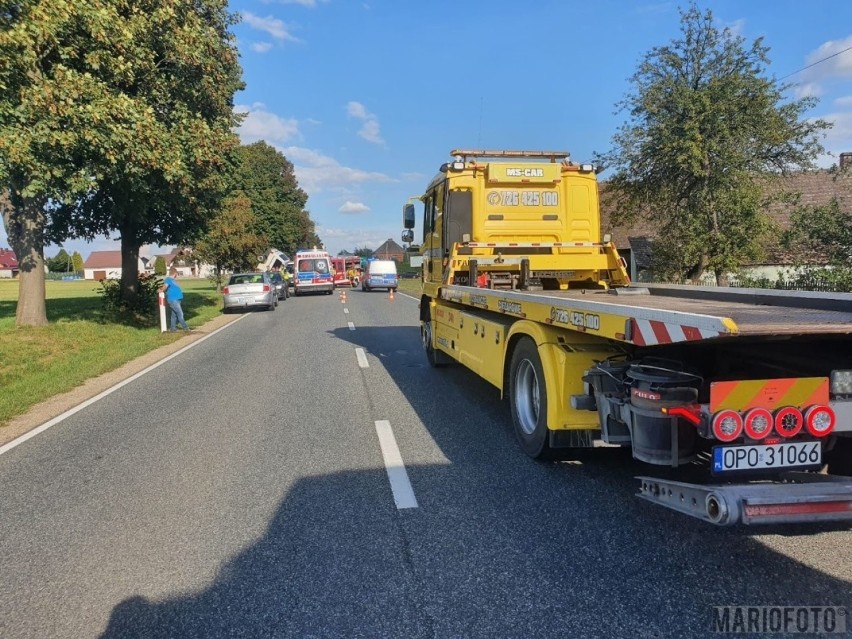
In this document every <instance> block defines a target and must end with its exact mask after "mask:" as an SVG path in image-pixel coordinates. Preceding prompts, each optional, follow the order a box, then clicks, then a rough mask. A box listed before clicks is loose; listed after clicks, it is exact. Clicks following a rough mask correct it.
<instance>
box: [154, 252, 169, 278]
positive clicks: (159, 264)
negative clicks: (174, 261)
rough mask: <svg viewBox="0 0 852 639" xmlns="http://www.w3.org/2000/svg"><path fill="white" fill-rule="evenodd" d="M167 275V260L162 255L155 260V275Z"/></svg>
mask: <svg viewBox="0 0 852 639" xmlns="http://www.w3.org/2000/svg"><path fill="white" fill-rule="evenodd" d="M165 274H166V260H165V259H164V258H163V256H162V255H158V256H157V257H155V258H154V275H159V276H161V277H162V276H163V275H165Z"/></svg>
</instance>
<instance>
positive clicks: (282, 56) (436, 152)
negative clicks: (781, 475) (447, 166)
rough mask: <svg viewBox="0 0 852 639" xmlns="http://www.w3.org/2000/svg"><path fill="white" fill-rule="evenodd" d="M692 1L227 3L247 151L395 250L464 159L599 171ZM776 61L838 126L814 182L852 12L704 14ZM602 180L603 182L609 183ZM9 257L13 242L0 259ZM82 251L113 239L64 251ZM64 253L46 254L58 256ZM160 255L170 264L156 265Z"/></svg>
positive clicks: (838, 90) (348, 242) (840, 101)
mask: <svg viewBox="0 0 852 639" xmlns="http://www.w3.org/2000/svg"><path fill="white" fill-rule="evenodd" d="M686 6H687V5H686V3H685V2H681V3H677V2H653V1H651V2H641V1H628V0H597V2H594V3H591V2H586V3H579V2H568V1H565V0H534V1H530V2H517V1H516V0H512V1H509V0H467V1H466V2H459V1H457V0H428V1H427V0H417V1H415V0H367V1H363V0H232V2H231V5H230V8H231V11H233V12H234V13H235V14H238V15H239V17H240V19H241V21H240V23H239V24H237V25H235V26H234V28H233V31H234V34H235V35H236V38H237V43H238V47H239V50H240V55H241V63H242V67H243V80H244V82H245V84H246V87H245V89H244V90H243V91H241V92H240V93H238V94H237V95H236V96H235V100H234V101H235V105H236V109H237V111H239V112H241V113H244V114H245V119H244V121H243V123H242V125H241V126H240V128H239V130H238V133H239V135H240V138H241V140H242V142H243V143H251V142H255V141H257V140H265V141H266V142H267V143H269V144H271V145H273V146H274V147H275V148H276V149H278V150H280V151H281V152H282V153H283V154H284V155H285V156H286V157H287V159H288V160H289V161H290V162H292V163H293V165H294V166H295V172H296V178H297V180H298V182H299V185H300V186H301V187H302V188H303V189H304V190H305V191H306V192H307V193H308V196H309V197H308V203H307V206H306V208H307V209H308V211H309V212H310V214H311V218H312V219H313V220H314V221H315V223H316V226H317V233H318V235H319V236H320V238H321V239H322V241H323V243H324V244H325V247H326V248H327V249H328V250H329V251H330V252H332V253H333V254H336V253H338V252H339V251H341V250H343V249H346V250H349V251H353V250H354V249H355V248H362V247H367V248H371V249H374V248H376V247H378V246H379V245H380V244H381V243H383V242H384V241H385V240H387V239H389V238H390V239H393V240H394V241H396V242H398V243H401V242H400V234H401V231H402V206H403V204H405V203H406V201H407V200H408V198H409V197H412V196H416V195H419V194H421V193H422V192H423V190H424V189H425V187H426V185H427V184H428V182H429V181H430V180H431V179H432V177H434V176H435V174H436V173H437V172H438V168H439V167H440V165H441V164H442V163H443V162H445V161H447V160H449V159H450V151H451V150H452V149H456V148H464V149H535V150H557V151H568V152H570V153H571V157H572V159H573V160H575V161H577V162H587V161H590V160H591V159H592V155H593V153H594V152H603V151H606V150H607V149H608V148H609V146H610V144H611V140H612V136H613V134H614V133H615V132H616V130H617V129H618V127H619V126H621V125H622V124H624V123H625V121H626V115H625V114H624V113H618V112H617V111H616V104H617V102H618V101H619V100H620V99H621V98H623V97H624V95H625V94H626V93H627V92H628V91H629V90H630V88H631V85H630V77H631V76H632V75H633V73H634V72H635V71H636V69H637V66H638V63H639V61H640V60H641V59H642V58H643V56H644V55H645V54H646V53H647V52H648V51H650V50H651V49H652V48H653V47H655V46H662V45H665V44H668V43H670V42H671V41H672V40H673V39H676V38H678V37H679V36H680V15H679V9H684V8H686ZM697 6H698V7H699V8H700V9H702V10H704V9H710V10H712V12H713V15H714V18H715V19H716V21H717V24H718V26H719V27H728V28H730V29H731V30H732V31H734V32H735V33H737V34H739V35H741V36H743V37H744V38H745V39H746V43H747V44H750V43H752V42H753V41H754V40H755V39H757V38H763V39H764V44H765V45H766V46H768V47H769V58H770V61H771V63H770V65H769V67H768V73H769V74H770V75H774V76H775V77H776V78H778V79H783V80H784V82H792V83H795V87H794V88H793V89H792V90H791V92H790V94H789V97H790V98H796V97H801V96H804V95H810V96H815V97H817V98H819V103H818V105H817V106H816V108H814V109H813V110H812V111H811V112H809V113H808V114H807V117H809V118H816V117H819V118H823V119H825V120H828V121H830V122H832V123H833V124H834V126H833V128H832V129H831V130H830V131H829V133H828V136H827V137H826V139H825V140H823V145H824V146H825V148H826V150H827V151H828V153H827V154H826V155H825V156H824V157H821V158H820V160H819V165H820V166H822V167H829V166H831V165H832V164H835V163H836V162H837V155H838V154H839V153H841V152H844V151H852V2H850V1H849V0H811V1H809V2H802V1H801V0H796V1H791V0H748V1H747V2H743V1H742V0H730V1H728V0H706V1H704V2H699V3H698V4H697ZM603 177H604V178H605V177H606V174H605V173H604V174H603ZM4 246H8V242H7V239H6V233H5V229H2V225H0V247H4ZM64 248H65V249H66V250H68V251H69V252H73V251H75V250H77V251H80V253H81V254H82V255H83V257H84V258H86V257H87V256H88V255H89V253H90V252H91V251H92V250H106V249H118V248H119V246H118V243H117V242H116V241H115V240H114V239H112V240H110V239H106V238H104V239H100V240H96V241H95V242H92V243H86V242H83V241H68V242H66V243H65V244H64ZM58 250H59V247H56V246H51V247H47V248H46V250H45V254H46V256H47V257H52V256H53V255H55V254H56V252H57V251H58ZM157 252H159V251H157Z"/></svg>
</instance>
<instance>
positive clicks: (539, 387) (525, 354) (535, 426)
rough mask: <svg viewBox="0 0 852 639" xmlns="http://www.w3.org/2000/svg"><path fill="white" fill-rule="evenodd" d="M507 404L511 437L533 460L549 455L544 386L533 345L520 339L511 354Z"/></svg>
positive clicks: (536, 349)
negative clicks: (512, 430) (509, 413)
mask: <svg viewBox="0 0 852 639" xmlns="http://www.w3.org/2000/svg"><path fill="white" fill-rule="evenodd" d="M510 366H511V367H510V369H509V405H510V407H511V410H512V423H513V424H514V426H515V436H516V437H517V438H518V443H519V444H520V445H521V448H522V449H523V451H524V452H525V453H526V454H527V455H529V456H530V457H533V458H535V459H541V458H546V457H548V456H549V454H550V445H549V443H548V432H547V387H546V386H545V383H544V369H543V368H542V367H541V357H539V354H538V347H537V346H536V345H535V342H534V341H532V340H531V339H529V338H528V337H524V338H522V339H521V341H520V342H518V345H517V346H516V347H515V351H514V352H513V353H512V363H511V365H510Z"/></svg>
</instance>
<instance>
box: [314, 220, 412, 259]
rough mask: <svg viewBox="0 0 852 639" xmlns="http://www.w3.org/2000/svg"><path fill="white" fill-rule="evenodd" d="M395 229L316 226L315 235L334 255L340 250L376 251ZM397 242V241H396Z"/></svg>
mask: <svg viewBox="0 0 852 639" xmlns="http://www.w3.org/2000/svg"><path fill="white" fill-rule="evenodd" d="M394 231H395V229H379V228H369V229H365V228H359V229H341V228H334V227H328V226H318V227H317V235H319V236H320V237H321V238H322V241H323V242H324V243H325V245H326V247H327V249H328V250H329V252H331V253H332V254H334V255H336V254H337V253H339V252H340V251H341V250H342V249H346V250H347V251H351V250H353V249H355V248H365V247H366V248H368V249H376V248H378V247H379V246H381V245H382V244H384V243H385V242H387V240H388V238H389V237H391V234H392V232H394ZM396 241H397V242H398V241H399V240H396Z"/></svg>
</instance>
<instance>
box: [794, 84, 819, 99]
mask: <svg viewBox="0 0 852 639" xmlns="http://www.w3.org/2000/svg"><path fill="white" fill-rule="evenodd" d="M793 92H794V93H795V95H796V97H797V98H818V97H820V96H821V95H822V93H823V91H822V87H821V86H820V85H819V84H818V83H816V82H805V83H803V84H797V85H796V87H795V89H794V90H793Z"/></svg>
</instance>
